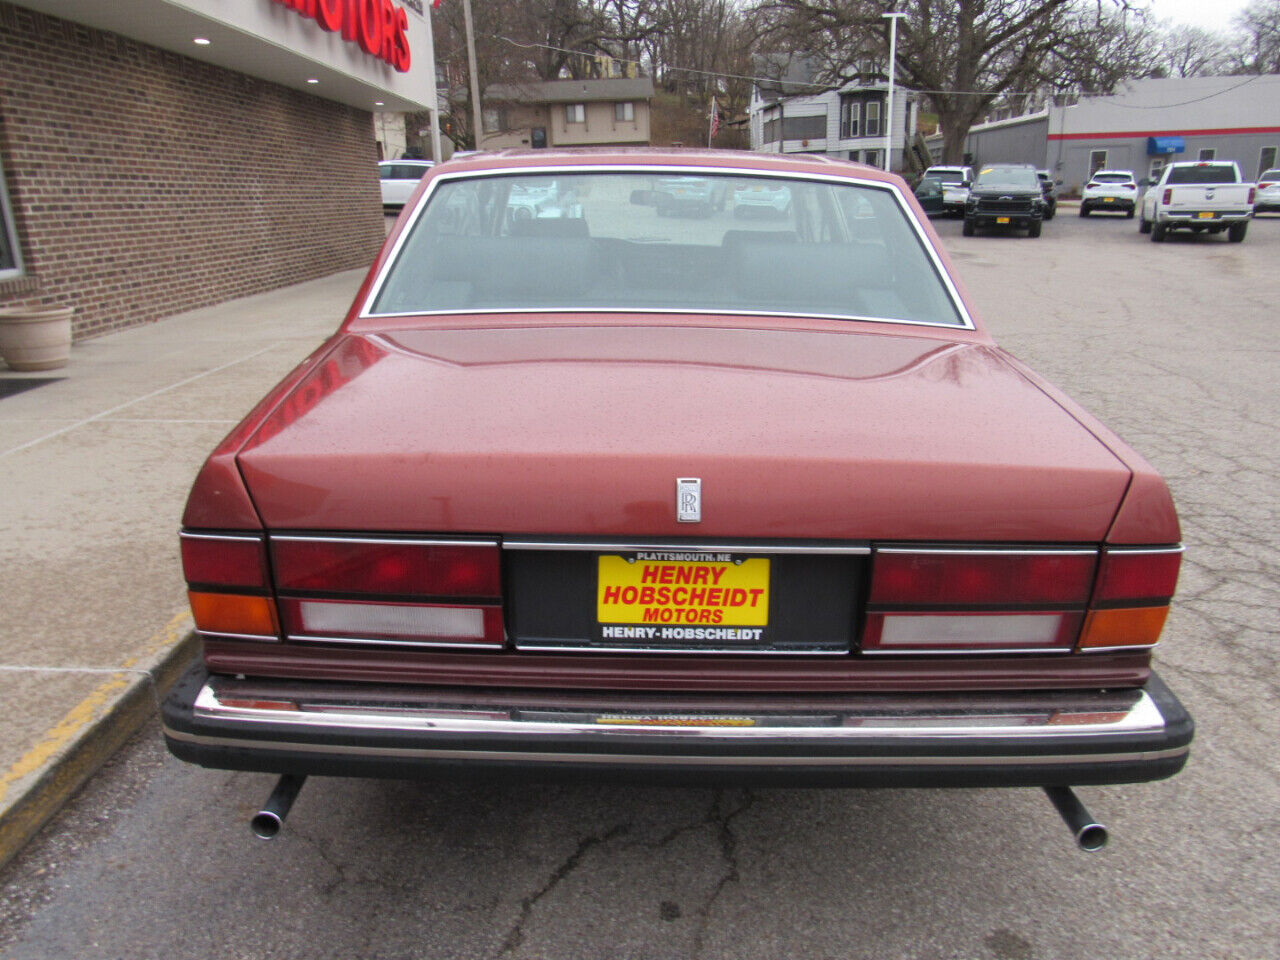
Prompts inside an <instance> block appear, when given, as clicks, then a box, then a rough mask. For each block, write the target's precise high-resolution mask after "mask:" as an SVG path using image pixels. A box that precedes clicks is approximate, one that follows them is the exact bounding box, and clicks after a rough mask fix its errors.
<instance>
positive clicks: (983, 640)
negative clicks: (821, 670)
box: [880, 613, 1062, 647]
mask: <svg viewBox="0 0 1280 960" xmlns="http://www.w3.org/2000/svg"><path fill="white" fill-rule="evenodd" d="M1061 626H1062V614H1060V613H1050V614H1044V613H1026V614H1006V615H1003V616H999V615H996V616H981V615H977V616H974V615H963V616H955V615H951V616H947V615H935V616H918V615H914V614H900V613H895V614H886V615H885V618H884V628H883V630H882V631H881V633H880V646H881V647H904V646H912V647H916V646H930V647H951V646H958V647H963V646H975V645H980V646H998V647H1024V646H1025V647H1047V646H1051V645H1052V644H1053V643H1054V641H1055V640H1056V639H1057V637H1058V630H1059V629H1060V627H1061Z"/></svg>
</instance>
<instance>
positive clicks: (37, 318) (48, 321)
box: [0, 307, 75, 370]
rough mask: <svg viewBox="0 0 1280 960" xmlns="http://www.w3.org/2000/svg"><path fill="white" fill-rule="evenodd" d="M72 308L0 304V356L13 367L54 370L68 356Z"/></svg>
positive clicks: (61, 365)
mask: <svg viewBox="0 0 1280 960" xmlns="http://www.w3.org/2000/svg"><path fill="white" fill-rule="evenodd" d="M73 313H75V308H74V307H0V357H4V360H5V363H7V364H9V367H10V368H11V369H13V370H55V369H57V368H58V367H63V366H66V363H67V360H68V358H70V356H71V315H72V314H73Z"/></svg>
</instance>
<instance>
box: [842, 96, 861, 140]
mask: <svg viewBox="0 0 1280 960" xmlns="http://www.w3.org/2000/svg"><path fill="white" fill-rule="evenodd" d="M861 120H862V101H861V100H857V99H855V98H853V97H846V98H845V99H844V100H843V101H841V103H840V136H841V137H843V138H845V139H849V138H851V137H856V136H858V129H859V127H860V126H861V122H860V121H861Z"/></svg>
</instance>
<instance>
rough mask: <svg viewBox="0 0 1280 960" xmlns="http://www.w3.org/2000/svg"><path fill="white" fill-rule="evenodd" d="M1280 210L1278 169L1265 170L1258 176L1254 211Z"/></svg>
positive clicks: (1279, 176) (1279, 177)
mask: <svg viewBox="0 0 1280 960" xmlns="http://www.w3.org/2000/svg"><path fill="white" fill-rule="evenodd" d="M1273 211H1280V170H1266V171H1264V172H1263V174H1262V176H1260V177H1259V178H1258V195H1257V199H1256V200H1255V201H1254V204H1253V212H1254V213H1269V212H1273Z"/></svg>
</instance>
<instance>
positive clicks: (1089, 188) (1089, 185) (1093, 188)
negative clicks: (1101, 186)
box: [1085, 183, 1098, 190]
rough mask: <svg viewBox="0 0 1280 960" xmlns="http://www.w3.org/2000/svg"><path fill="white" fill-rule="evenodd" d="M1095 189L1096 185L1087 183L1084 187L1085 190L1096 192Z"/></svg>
mask: <svg viewBox="0 0 1280 960" xmlns="http://www.w3.org/2000/svg"><path fill="white" fill-rule="evenodd" d="M1097 188H1098V185H1097V184H1096V183H1089V184H1086V185H1085V189H1086V190H1096V189H1097Z"/></svg>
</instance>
